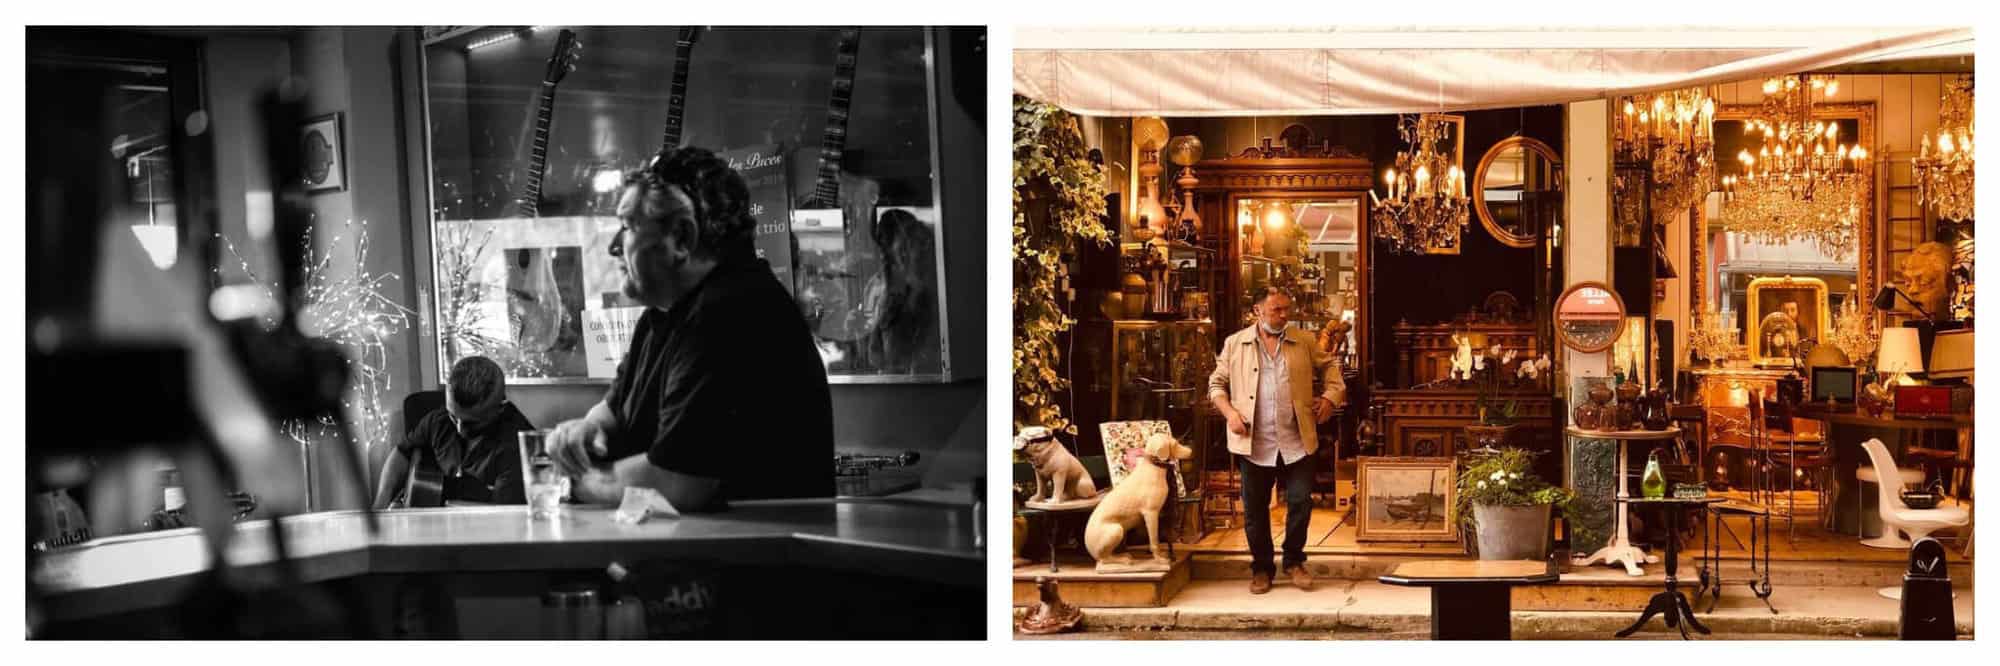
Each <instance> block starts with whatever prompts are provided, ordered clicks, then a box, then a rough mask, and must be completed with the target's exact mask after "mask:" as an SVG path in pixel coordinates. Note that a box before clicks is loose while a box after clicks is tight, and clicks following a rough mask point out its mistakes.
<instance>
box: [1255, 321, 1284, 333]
mask: <svg viewBox="0 0 2000 666" xmlns="http://www.w3.org/2000/svg"><path fill="white" fill-rule="evenodd" d="M1290 325H1292V323H1291V322H1285V324H1284V325H1283V326H1275V327H1274V326H1272V325H1271V324H1270V323H1268V322H1263V321H1260V322H1257V327H1258V328H1261V329H1264V332H1265V333H1269V334H1271V335H1283V334H1284V332H1285V327H1286V326H1290Z"/></svg>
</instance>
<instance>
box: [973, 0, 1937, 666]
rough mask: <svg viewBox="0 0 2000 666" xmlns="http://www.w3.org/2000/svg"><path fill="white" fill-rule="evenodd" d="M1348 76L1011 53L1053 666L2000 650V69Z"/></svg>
mask: <svg viewBox="0 0 2000 666" xmlns="http://www.w3.org/2000/svg"><path fill="white" fill-rule="evenodd" d="M1338 32H1339V34H1338V35H1335V34H1332V33H1328V34H1326V35H1324V36H1325V43H1324V44H1311V45H1310V47H1307V46H1299V45H1300V44H1302V43H1304V42H1310V41H1311V39H1310V37H1311V36H1312V35H1313V34H1314V33H1312V32H1311V31H1307V32H1305V33H1298V32H1286V33H1282V34H1268V35H1267V34H1262V33H1257V32H1254V31H1249V32H1242V33H1231V32H1227V31H1216V32H1205V33H1199V34H1187V33H1177V32H1173V31H1160V32H1153V31H1147V30H1144V29H1101V30H1098V29H1076V30H1064V29H1046V30H1023V31H1022V33H1021V35H1020V36H1019V39H1018V43H1017V47H1016V51H1015V52H1014V54H1013V57H1014V72H1015V81H1014V83H1015V85H1014V89H1015V92H1016V97H1015V100H1014V121H1015V127H1014V132H1015V138H1016V140H1015V143H1014V145H1015V147H1016V148H1015V176H1016V179H1017V180H1016V182H1017V183H1021V185H1020V186H1019V187H1018V188H1017V190H1016V193H1015V204H1016V208H1015V219H1014V224H1015V232H1014V239H1015V246H1014V249H1015V257H1016V261H1015V273H1014V276H1015V294H1016V306H1015V322H1014V324H1015V336H1016V337H1015V362H1016V364H1017V365H1016V371H1015V393H1016V399H1017V404H1016V408H1015V426H1016V431H1017V432H1016V435H1017V436H1016V438H1015V443H1014V447H1015V452H1016V456H1015V460H1016V465H1015V468H1016V472H1015V492H1014V508H1015V523H1014V536H1015V541H1014V558H1015V559H1014V562H1015V567H1014V571H1013V580H1014V603H1015V605H1016V606H1017V609H1016V616H1017V631H1018V632H1019V633H1021V634H1040V633H1049V632H1056V631H1067V630H1076V629H1080V630H1084V631H1098V632H1109V633H1108V634H1107V635H1119V634H1132V633H1148V632H1168V633H1167V634H1165V635H1175V634H1174V633H1173V632H1188V633H1189V634H1191V635H1217V634H1209V633H1205V632H1212V631H1225V632H1228V633H1250V634H1258V635H1273V636H1293V637H1296V636H1300V635H1307V636H1314V635H1318V636H1321V637H1325V636H1338V635H1344V634H1343V632H1356V631H1360V632H1377V635H1379V636H1382V637H1395V636H1430V637H1433V638H1463V637H1481V638H1494V637H1498V638H1505V637H1507V635H1508V634H1509V625H1510V624H1511V634H1512V635H1513V636H1514V637H1517V638H1528V637H1550V638H1552V637H1583V638H1609V637H1612V636H1613V635H1614V634H1615V635H1618V636H1625V635H1633V634H1634V632H1644V633H1637V634H1636V635H1639V636H1652V637H1668V636H1690V635H1692V636H1701V635H1704V634H1706V635H1708V636H1711V637H1730V636H1745V635H1753V634H1754V635H1772V634H1775V635H1784V636H1800V637H1804V636H1819V635H1824V634H1825V633H1826V631H1827V630H1825V629H1824V627H1830V626H1840V627H1844V628H1854V627H1859V628H1860V629H1859V630H1858V631H1859V633H1861V634H1863V635H1867V636H1882V637H1889V636H1895V635H1898V633H1899V632H1901V633H1903V634H1904V635H1922V634H1924V633H1925V632H1926V631H1928V632H1930V633H1932V634H1942V635H1944V636H1947V637H1948V636H1951V635H1952V633H1953V626H1952V623H1954V622H1955V627H1956V629H1957V631H1958V632H1960V633H1967V632H1970V627H1971V612H1972V610H1971V609H1972V605H1971V594H1970V579H1971V567H1970V558H1971V556H1972V551H1973V549H1972V543H1971V541H1972V539H1971V527H1970V525H1971V496H1972V494H1971V493H1972V487H1971V474H1970V470H1971V465H1972V446H1971V443H1972V439H1971V430H1972V418H1971V415H1970V383H1971V382H1970V379H1971V375H1972V369H1971V356H1970V350H1971V329H1972V310H1971V294H1972V283H1971V282H1972V281H1971V276H1972V272H1971V266H1972V256H1973V241H1972V231H1973V227H1972V224H1971V204H1970V197H1971V195H1970V189H1969V188H1970V182H1971V157H1970V154H1969V152H1968V151H1966V150H1964V146H1967V145H1969V144H1970V142H1971V124H1970V116H1969V115H1968V114H1969V111H1968V109H1969V108H1970V106H1969V105H1970V102H1971V83H1970V81H1971V77H1972V58H1971V56H1970V54H1969V44H1970V39H1971V38H1970V33H1969V31H1960V30H1942V31H1939V30H1933V31H1918V30H1908V31H1900V32H1898V31H1821V32H1809V31H1802V30H1801V31H1789V32H1787V31H1784V30H1778V31H1776V32H1771V33H1756V34H1753V33H1752V31H1740V32H1732V31H1728V30H1722V31H1708V32H1701V31H1684V32H1675V31H1667V32H1665V33H1654V34H1640V33H1636V32H1629V33H1628V32H1623V31H1617V30H1576V31H1549V30H1540V31H1534V32H1532V33H1526V32H1522V33H1514V32H1509V31H1505V30H1494V31H1490V34H1483V35H1481V36H1480V37H1481V39H1480V44H1481V45H1482V46H1481V48H1479V49H1460V48H1455V45H1454V44H1453V43H1452V42H1451V40H1452V39H1453V37H1452V35H1451V34H1449V33H1443V32H1427V31H1424V30H1381V31H1370V30H1360V31H1354V30H1341V31H1338ZM1778 33H1783V34H1784V35H1785V38H1784V39H1779V40H1777V41H1767V40H1771V39H1773V38H1772V35H1773V34H1778ZM1267 39H1277V40H1279V41H1281V42H1283V43H1284V44H1289V45H1294V47H1293V48H1279V49H1273V50H1250V51H1244V50H1239V49H1242V48H1248V47H1247V46H1245V45H1248V44H1256V43H1263V42H1264V40H1267ZM1617 40H1632V42H1631V43H1634V44H1641V45H1643V46H1644V47H1645V48H1647V49H1657V50H1658V51H1659V52H1660V53H1663V54H1664V55H1663V56H1661V59H1660V60H1649V61H1648V64H1646V65H1645V67H1647V68H1650V69H1648V70H1647V71H1646V72H1645V75H1644V76H1641V75H1639V74H1638V73H1636V72H1637V71H1638V69H1637V65H1633V69H1632V70H1631V71H1632V72H1634V73H1631V74H1629V75H1628V79H1629V80H1624V81H1618V82H1614V83H1611V84H1601V83H1594V82H1599V81H1602V80H1603V79H1602V78H1592V76H1595V75H1597V74H1601V71H1600V70H1598V69H1592V68H1586V67H1582V66H1579V65H1576V60H1574V58H1578V57H1580V56H1579V55H1578V54H1579V53H1582V52H1584V51H1589V52H1590V53H1591V54H1593V55H1592V56H1591V57H1593V58H1594V57H1599V56H1601V55H1602V54H1603V53H1609V54H1610V55H1602V57H1609V58H1613V59H1614V60H1616V59H1618V58H1623V57H1626V55H1629V54H1628V53H1627V52H1625V51H1619V50H1612V51H1608V52H1600V51H1597V50H1592V49H1590V48H1588V47H1589V46H1590V45H1594V44H1601V43H1605V42H1606V41H1617ZM1868 40H1880V42H1879V43H1876V44H1875V45H1874V46H1873V47H1863V46H1853V45H1856V44H1863V43H1864V42H1867V41H1868ZM1778 42H1783V44H1780V43H1778ZM1387 43H1395V44H1397V45H1398V48H1399V49H1402V50H1396V51H1393V53H1394V54H1395V56H1394V58H1390V57H1389V56H1384V55H1381V53H1383V52H1382V51H1379V50H1375V48H1376V47H1377V46H1379V45H1380V44H1387ZM1892 43H1893V44H1900V45H1902V47H1912V48H1913V47H1925V48H1931V47H1937V48H1943V49H1944V50H1945V51H1949V52H1951V53H1952V54H1954V55H1953V56H1952V57H1928V58H1925V59H1921V60H1910V59H1892V58H1891V57H1889V56H1888V55H1887V54H1889V53H1891V51H1893V50H1895V49H1890V48H1889V47H1886V46H1883V44H1892ZM1800 44H1811V45H1813V46H1816V47H1835V46H1852V47H1853V48H1848V49H1845V50H1842V49H1833V48H1825V49H1804V48H1799V47H1798V45H1800ZM1950 44H1956V45H1958V46H1952V47H1944V46H1940V45H1950ZM1410 45H1416V46H1414V47H1413V46H1410ZM1530 47H1533V48H1530ZM1633 48H1639V47H1638V46H1634V47H1633ZM1718 48H1722V49H1724V50H1727V49H1741V51H1740V52H1739V55H1737V56H1731V55H1725V54H1723V53H1722V51H1717V50H1715V49H1718ZM1745 52H1755V53H1758V54H1760V55H1761V56H1762V57H1760V58H1759V59H1757V60H1756V61H1754V62H1752V61H1747V60H1744V59H1743V58H1742V57H1741V56H1740V53H1745ZM1834 52H1838V53H1839V54H1840V55H1838V56H1834V55H1828V54H1829V53H1834ZM1961 52H1962V57H1960V55H1959V54H1961ZM1468 53H1477V54H1478V55H1479V56H1483V57H1473V56H1471V55H1468ZM1648 53H1649V54H1651V51H1648ZM1933 53H1934V52H1933ZM1633 57H1636V56H1633ZM1302 62H1310V63H1314V65H1313V66H1312V67H1304V66H1302V65H1299V63H1302ZM1635 62H1636V61H1635ZM1618 63H1619V64H1620V65H1621V66H1622V65H1623V64H1627V63H1626V61H1623V60H1620V61H1618ZM1565 68H1570V69H1574V70H1576V71H1575V72H1569V70H1568V69H1565ZM1225 69H1226V70H1227V72H1228V76H1227V77H1224V76H1223V74H1222V72H1223V71H1224V70H1225ZM1586 69H1588V70H1589V73H1590V74H1591V75H1592V76H1586V74H1585V73H1584V72H1583V70H1586ZM1612 69H1615V68H1612ZM1169 71H1172V72H1173V74H1172V75H1169V74H1167V72H1169ZM1531 71H1532V72H1536V73H1537V74H1536V77H1539V78H1536V77H1531V76H1529V74H1528V73H1529V72H1531ZM1551 71H1554V72H1568V73H1562V74H1555V75H1550V74H1547V72H1551ZM1190 72H1214V77H1215V82H1214V83H1212V84H1199V83H1190V81H1197V80H1199V78H1198V77H1195V76H1190V75H1189V73H1190ZM1335 72H1338V73H1339V74H1338V75H1336V74H1335ZM1058 73H1059V75H1058ZM1523 80H1525V81H1530V82H1529V83H1508V84H1502V83H1499V82H1502V81H1523ZM1607 86H1608V88H1609V89H1610V90H1611V92H1609V93H1607V92H1606V88H1607ZM1952 145H1956V146H1957V150H1953V149H1951V148H1948V147H1947V146H1952ZM1274 313H1275V315H1274ZM1274 324H1275V326H1274ZM1252 349H1256V350H1258V352H1252V351H1251V350H1252ZM1295 349H1296V350H1297V351H1298V353H1297V354H1296V355H1294V354H1293V352H1292V351H1291V350H1295ZM1305 361H1310V364H1309V367H1308V365H1307V364H1306V363H1304V362H1305ZM1274 372H1275V373H1278V374H1277V375H1276V376H1277V377H1281V378H1283V379H1281V380H1279V381H1270V379H1271V375H1270V373H1274ZM1301 375H1307V376H1310V377H1311V380H1310V382H1308V381H1305V380H1303V379H1302V378H1301V377H1300V376H1301ZM1286 381H1289V382H1291V383H1290V385H1289V387H1288V386H1287V384H1286ZM1308 385H1310V389H1309V390H1308V389H1306V388H1305V387H1307V386H1308ZM1288 389H1289V390H1290V391H1291V392H1290V393H1289V394H1287V393H1285V391H1287V390H1288ZM1287 396H1288V397H1289V400H1287V399H1286V397H1287ZM1320 401H1325V402H1327V403H1331V404H1330V409H1322V407H1321V405H1320V404H1319V403H1320ZM1287 403H1288V404H1287ZM1267 409H1268V410H1270V411H1268V412H1267V411H1266V410H1267ZM1252 410H1255V411H1254V413H1253V411H1252ZM1280 410H1283V411H1280ZM1308 411H1310V412H1312V413H1310V414H1308V413H1306V412H1308ZM1291 414H1297V415H1298V419H1297V425H1296V427H1294V425H1295V424H1294V423H1293V422H1291V421H1290V420H1288V419H1290V416H1289V415H1291ZM1273 415H1276V416H1277V418H1275V419H1273V418H1270V417H1272V416H1273ZM1237 419H1240V420H1241V422H1240V423H1232V421H1233V420H1237ZM1307 423H1311V424H1312V425H1310V426H1307V425H1305V424H1307ZM1288 433H1298V434H1301V435H1304V436H1306V437H1307V438H1309V439H1311V440H1313V441H1308V442H1301V443H1299V444H1303V445H1302V446H1295V445H1294V444H1293V443H1291V442H1290V440H1289V439H1287V437H1290V435H1289V434H1288ZM1232 442H1234V443H1235V445H1232ZM1175 443H1177V444H1178V445H1179V446H1180V447H1184V448H1185V451H1180V450H1178V449H1177V448H1176V447H1174V446H1169V445H1167V444H1175ZM1232 450H1234V452H1232ZM1301 454H1303V455H1301ZM1149 461H1150V464H1149ZM1301 466H1303V467H1301ZM1162 469H1163V470H1164V472H1165V474H1164V476H1163V475H1162V474H1161V473H1160V470H1162ZM1295 470H1296V473H1294V471H1295ZM1084 476H1087V477H1088V479H1087V481H1088V483H1083V484H1079V483H1077V478H1078V477H1084ZM1890 476H1893V477H1895V478H1896V480H1895V481H1891V482H1888V483H1887V484H1886V485H1885V484H1883V483H1880V482H1878V480H1880V479H1883V478H1887V477H1890ZM1273 477H1276V479H1275V484H1274V479H1273ZM1274 486H1275V487H1274ZM1299 511H1309V512H1310V516H1309V518H1308V519H1305V520H1299V519H1298V518H1297V517H1296V516H1295V515H1294V514H1295V512H1299ZM1301 528H1303V534H1300V532H1301ZM1252 535H1255V536H1252ZM1926 536H1928V537H1929V539H1930V540H1926V539H1925V537H1926ZM1261 540H1269V541H1270V543H1269V544H1264V543H1260V541H1261ZM1300 541H1302V542H1303V546H1302V547H1300V546H1298V545H1297V543H1298V542H1300ZM1913 541H1914V543H1915V545H1914V546H1913V545H1912V543H1913ZM1121 546H1122V548H1121ZM1940 546H1941V547H1940ZM1288 550H1289V551H1294V554H1287V553H1286V551H1288ZM1301 551H1302V553H1303V557H1304V566H1303V567H1302V568H1299V567H1294V566H1293V565H1295V564H1297V563H1298V555H1297V554H1295V553H1296V552H1301ZM1933 552H1936V553H1942V554H1943V558H1944V560H1943V561H1944V562H1945V563H1946V564H1945V566H1944V572H1945V573H1944V574H1943V576H1942V577H1931V578H1926V577H1925V576H1922V575H1920V576H1916V577H1915V578H1913V579H1912V580H1916V581H1918V583H1922V584H1931V586H1930V587H1923V585H1917V587H1921V588H1923V589H1920V590H1917V591H1914V592H1911V594H1912V595H1914V596H1913V597H1912V598H1911V599H1910V600H1909V602H1908V603H1907V604H1903V603H1899V602H1898V601H1897V600H1896V598H1897V597H1899V596H1901V595H1903V593H1904V590H1906V589H1913V590H1916V589H1917V588H1911V587H1906V586H1905V576H1904V574H1905V572H1906V571H1909V570H1910V567H1911V566H1912V565H1911V564H1910V562H1911V560H1912V558H1913V557H1914V556H1916V555H1923V556H1926V557H1928V556H1929V555H1930V554H1931V553H1933ZM1913 553H1914V554H1915V555H1913ZM1280 557H1282V559H1279V558H1280ZM1274 564H1278V565H1282V567H1283V568H1276V567H1274ZM1274 574H1275V575H1274ZM1946 578H1948V580H1945V579H1946ZM1954 587H1955V588H1956V589H1958V590H1960V592H1961V594H1959V595H1958V598H1957V600H1956V601H1955V602H1954V601H1952V600H1951V598H1950V597H1949V595H1948V594H1947V595H1940V594H1938V593H1937V590H1938V589H1943V590H1946V591H1947V592H1948V591H1949V590H1950V589H1953V588H1954ZM1940 599H1942V600H1941V601H1940ZM1427 600H1428V601H1427ZM1939 604H1942V607H1943V608H1953V609H1955V611H1956V612H1955V616H1954V615H1953V614H1951V613H1945V614H1943V615H1944V617H1948V618H1954V619H1953V620H1947V621H1944V622H1945V626H1943V627H1942V628H1940V627H1938V626H1935V625H1937V624H1938V621H1937V620H1935V619H1934V618H1936V617H1937V614H1936V613H1932V614H1931V615H1927V616H1926V617H1930V618H1933V620H1932V621H1931V625H1920V624H1918V623H1913V622H1910V621H1908V617H1906V616H1905V609H1906V608H1909V607H1912V606H1918V607H1922V608H1924V609H1926V612H1929V611H1933V610H1936V609H1937V608H1939ZM1447 607H1450V608H1456V609H1459V610H1455V611H1452V612H1449V613H1447V612H1443V610H1442V609H1445V608H1447ZM1467 609H1470V610H1467ZM1163 611H1165V612H1163ZM1510 613H1511V615H1510ZM1496 618H1497V619H1496ZM1508 618H1511V620H1509V619H1508ZM1655 618H1659V619H1663V620H1665V621H1664V622H1660V621H1655ZM1635 621H1636V623H1635ZM1711 632H1713V633H1711ZM1850 633H1852V632H1850ZM1225 635H1226V634H1225Z"/></svg>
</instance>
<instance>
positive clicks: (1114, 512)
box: [1083, 433, 1194, 573]
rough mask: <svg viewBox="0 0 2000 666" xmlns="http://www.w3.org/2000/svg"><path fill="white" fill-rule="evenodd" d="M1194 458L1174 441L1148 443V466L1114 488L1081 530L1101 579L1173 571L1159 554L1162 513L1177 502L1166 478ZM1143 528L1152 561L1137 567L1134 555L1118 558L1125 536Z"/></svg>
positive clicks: (1159, 438) (1159, 437) (1157, 436)
mask: <svg viewBox="0 0 2000 666" xmlns="http://www.w3.org/2000/svg"><path fill="white" fill-rule="evenodd" d="M1193 456H1194V451H1193V450H1192V449H1189V448H1188V447H1186V446H1182V445H1181V443H1180V442H1177V441H1174V438H1173V436H1171V435H1168V434H1166V433H1153V434H1152V435H1150V436H1147V437H1146V457H1147V459H1148V461H1149V463H1150V464H1143V465H1140V466H1138V467H1137V468H1134V469H1133V470H1132V471H1130V472H1127V473H1126V474H1125V479H1124V480H1122V481H1120V482H1119V483H1118V485H1116V486H1112V488H1111V492H1108V493H1105V494H1104V499H1103V500H1102V501H1100V502H1098V503H1097V510H1095V511H1092V512H1091V513H1090V522H1089V523H1087V524H1086V525H1085V526H1084V528H1083V544H1084V548H1085V549H1087V550H1089V551H1090V556H1091V557H1093V558H1096V560H1097V572H1098V573H1123V572H1134V571H1166V570H1167V569H1169V568H1172V566H1173V563H1172V562H1171V561H1169V560H1168V559H1167V557H1166V554H1165V553H1164V552H1163V551H1161V550H1160V511H1161V509H1162V508H1163V507H1165V506H1166V503H1167V502H1169V501H1172V500H1173V498H1172V497H1169V494H1170V490H1169V486H1170V485H1171V484H1170V483H1169V482H1168V476H1167V475H1168V474H1169V473H1171V472H1172V471H1173V470H1172V467H1173V466H1174V465H1175V464H1176V461H1180V460H1185V459H1187V458H1190V457H1193ZM1141 523H1144V524H1145V527H1146V541H1147V542H1148V544H1149V545H1151V546H1152V552H1153V557H1152V559H1151V560H1149V561H1146V562H1134V561H1133V560H1132V557H1131V556H1130V555H1125V554H1123V553H1119V552H1118V546H1119V545H1120V544H1123V543H1125V534H1126V532H1128V531H1130V530H1131V529H1133V528H1135V527H1138V526H1139V525H1140V524H1141Z"/></svg>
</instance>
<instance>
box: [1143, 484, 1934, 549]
mask: <svg viewBox="0 0 2000 666" xmlns="http://www.w3.org/2000/svg"><path fill="white" fill-rule="evenodd" d="M1724 496H1726V497H1730V498H1731V499H1737V500H1743V499H1747V498H1746V497H1745V496H1744V495H1743V494H1742V493H1739V492H1730V493H1724ZM1793 499H1794V501H1795V502H1796V504H1795V507H1796V508H1795V511H1796V513H1795V516H1796V518H1795V519H1794V520H1793V523H1792V525H1791V527H1790V530H1789V531H1788V530H1787V526H1786V524H1785V518H1784V514H1785V511H1786V508H1787V505H1786V502H1785V498H1784V495H1783V494H1780V495H1779V497H1778V501H1777V502H1775V503H1774V504H1775V508H1776V513H1777V515H1776V516H1775V520H1774V521H1773V522H1772V524H1771V533H1770V534H1771V538H1770V539H1769V542H1770V549H1771V559H1772V560H1774V561H1806V560H1834V561H1851V562H1902V561H1903V560H1904V559H1905V558H1906V557H1907V554H1906V553H1905V552H1904V551H1900V550H1884V549H1877V548H1869V547H1867V546H1863V545H1861V541H1860V539H1859V538H1858V537H1856V536H1854V535H1853V534H1851V533H1836V532H1831V531H1828V530H1826V529H1824V528H1822V527H1820V522H1819V516H1820V512H1819V508H1818V506H1817V501H1818V496H1817V494H1815V493H1810V492H1799V493H1797V494H1796V496H1795V497H1794V498H1793ZM1345 513H1346V511H1345V510H1336V509H1331V508H1315V509H1314V510H1313V516H1312V520H1311V522H1310V523H1309V525H1310V531H1309V533H1308V534H1307V536H1306V553H1308V554H1344V555H1433V556H1447V557H1448V556H1452V555H1458V554H1463V553H1464V552H1465V551H1464V549H1463V548H1462V547H1461V546H1460V545H1459V544H1457V543H1396V542H1371V543H1360V542H1357V541H1355V538H1354V537H1355V529H1354V520H1353V517H1352V516H1344V514H1345ZM1284 516H1285V508H1284V506H1282V505H1280V506H1277V507H1273V508H1272V509H1271V532H1272V534H1271V541H1272V543H1273V544H1274V548H1276V547H1282V545H1283V544H1284V540H1285V535H1284V531H1285V518H1284ZM1343 517H1345V518H1346V519H1345V520H1343ZM1724 523H1725V525H1726V529H1725V530H1724V531H1723V532H1722V534H1721V536H1720V539H1721V542H1722V556H1723V557H1725V558H1731V559H1736V558H1746V557H1748V556H1749V552H1748V550H1747V549H1748V548H1749V546H1750V536H1751V535H1750V525H1749V519H1748V518H1746V517H1740V516H1737V517H1728V518H1725V519H1724ZM1704 532H1705V531H1704V530H1697V531H1696V532H1695V534H1694V535H1693V536H1692V537H1691V538H1690V539H1689V540H1688V541H1687V542H1685V543H1683V544H1682V546H1681V547H1682V549H1683V550H1684V551H1688V552H1689V554H1691V555H1692V554H1693V552H1692V551H1694V550H1695V549H1697V548H1700V547H1702V545H1703V544H1704V543H1705V539H1706V538H1707V537H1708V535H1707V534H1705V533H1704ZM1937 536H1940V537H1955V536H1956V532H1954V531H1949V530H1948V531H1944V532H1940V533H1938V535H1937ZM1764 545H1765V539H1764V538H1763V535H1762V533H1761V532H1760V533H1759V534H1758V542H1757V550H1758V551H1759V553H1760V554H1761V552H1762V551H1763V549H1764ZM1945 546H1946V547H1947V548H1949V549H1951V550H1952V551H1953V553H1954V554H1956V555H1960V556H1961V557H1963V554H1962V552H1963V548H1964V545H1963V543H1962V542H1958V541H1956V540H1955V539H1953V538H1947V539H1946V540H1945ZM1182 547H1183V548H1186V549H1187V550H1189V551H1192V552H1196V553H1247V552H1249V551H1250V542H1249V541H1248V539H1246V538H1245V537H1244V534H1243V529H1242V528H1241V527H1240V526H1239V527H1236V528H1233V529H1228V530H1221V531H1217V532H1211V533H1209V534H1208V536H1206V537H1204V538H1203V539H1202V540H1201V541H1199V542H1197V543H1194V544H1188V545H1185V546H1182Z"/></svg>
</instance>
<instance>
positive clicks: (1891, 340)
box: [1875, 327, 1924, 386]
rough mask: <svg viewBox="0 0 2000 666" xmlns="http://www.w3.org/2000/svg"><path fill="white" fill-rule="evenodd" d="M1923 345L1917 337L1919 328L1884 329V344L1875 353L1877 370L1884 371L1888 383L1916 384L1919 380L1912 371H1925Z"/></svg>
mask: <svg viewBox="0 0 2000 666" xmlns="http://www.w3.org/2000/svg"><path fill="white" fill-rule="evenodd" d="M1923 358H1924V357H1923V347H1922V345H1921V343H1920V342H1919V341H1918V339H1917V329H1914V328H1909V327H1898V328H1885V329H1882V346H1881V347H1880V348H1878V349H1877V351H1876V354H1875V371H1876V372H1879V373H1882V374H1883V375H1884V376H1885V377H1888V379H1887V380H1885V383H1887V384H1894V385H1897V386H1915V385H1916V383H1917V380H1915V379H1912V378H1910V373H1913V372H1923V371H1924V361H1923Z"/></svg>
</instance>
